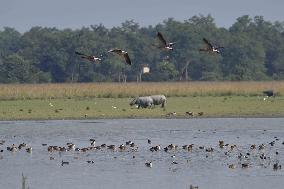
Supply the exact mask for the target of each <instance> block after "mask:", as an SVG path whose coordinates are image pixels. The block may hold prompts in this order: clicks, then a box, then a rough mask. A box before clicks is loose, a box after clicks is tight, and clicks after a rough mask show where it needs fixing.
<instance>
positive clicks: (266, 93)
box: [262, 90, 275, 97]
mask: <svg viewBox="0 0 284 189" xmlns="http://www.w3.org/2000/svg"><path fill="white" fill-rule="evenodd" d="M262 93H263V94H264V95H265V96H267V97H274V96H275V93H274V91H273V90H267V91H262Z"/></svg>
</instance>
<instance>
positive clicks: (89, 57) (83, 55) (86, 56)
mask: <svg viewBox="0 0 284 189" xmlns="http://www.w3.org/2000/svg"><path fill="white" fill-rule="evenodd" d="M75 53H76V54H77V55H80V56H81V58H82V59H86V60H89V61H91V62H98V61H99V62H100V61H102V59H101V58H98V57H96V56H93V55H86V54H84V53H81V52H78V51H75Z"/></svg>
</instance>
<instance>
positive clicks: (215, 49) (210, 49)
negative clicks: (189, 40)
mask: <svg viewBox="0 0 284 189" xmlns="http://www.w3.org/2000/svg"><path fill="white" fill-rule="evenodd" d="M203 41H204V43H205V44H206V45H207V48H204V49H199V51H205V52H209V53H218V54H219V53H220V50H219V49H222V48H224V47H218V46H213V45H212V44H211V43H210V42H209V41H208V40H207V39H205V38H203Z"/></svg>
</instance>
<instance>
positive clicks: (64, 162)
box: [61, 160, 69, 166]
mask: <svg viewBox="0 0 284 189" xmlns="http://www.w3.org/2000/svg"><path fill="white" fill-rule="evenodd" d="M63 165H69V162H68V161H63V160H62V161H61V166H63Z"/></svg>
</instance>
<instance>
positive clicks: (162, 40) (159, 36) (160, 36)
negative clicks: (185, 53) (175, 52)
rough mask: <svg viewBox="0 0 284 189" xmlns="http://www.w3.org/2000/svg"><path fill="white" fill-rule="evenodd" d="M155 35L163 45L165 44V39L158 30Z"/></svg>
mask: <svg viewBox="0 0 284 189" xmlns="http://www.w3.org/2000/svg"><path fill="white" fill-rule="evenodd" d="M157 37H158V39H159V40H160V41H161V42H162V43H163V44H164V45H165V46H166V45H167V41H166V40H165V38H164V37H163V35H162V34H161V33H160V32H158V33H157Z"/></svg>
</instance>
